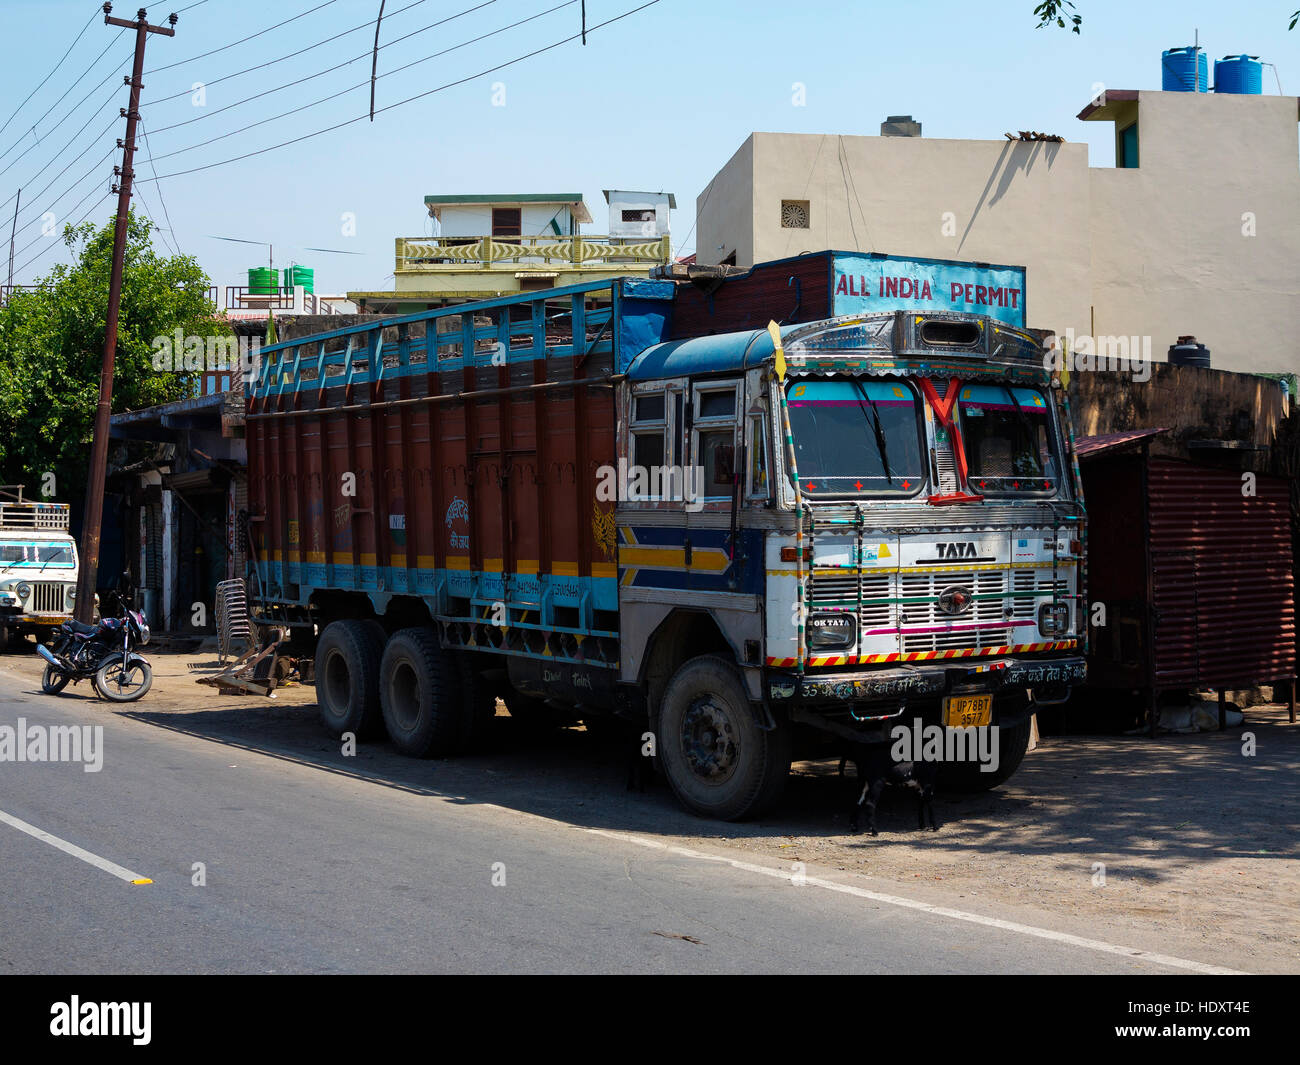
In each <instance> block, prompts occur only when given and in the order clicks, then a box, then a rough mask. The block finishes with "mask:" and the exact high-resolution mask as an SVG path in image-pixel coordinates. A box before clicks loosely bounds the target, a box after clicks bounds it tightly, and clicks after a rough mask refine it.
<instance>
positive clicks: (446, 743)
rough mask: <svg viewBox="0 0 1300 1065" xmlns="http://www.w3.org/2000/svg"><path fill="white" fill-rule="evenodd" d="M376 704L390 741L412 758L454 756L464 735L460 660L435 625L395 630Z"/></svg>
mask: <svg viewBox="0 0 1300 1065" xmlns="http://www.w3.org/2000/svg"><path fill="white" fill-rule="evenodd" d="M379 705H380V707H381V708H382V709H383V712H384V724H385V725H386V726H387V728H388V735H389V738H390V739H391V740H392V741H393V745H394V746H395V747H396V748H397V749H398V750H399V751H401V752H402V753H403V754H409V755H410V756H411V757H413V758H439V757H443V756H445V755H449V754H454V753H455V752H456V750H457V749H458V748H459V747H460V746H461V745H462V742H463V740H464V739H466V738H467V737H466V736H465V724H466V723H465V720H464V715H465V713H466V712H468V711H469V707H468V706H467V705H466V699H465V693H464V687H463V684H462V678H461V675H460V666H459V663H457V662H456V661H454V660H453V659H452V658H451V656H450V655H448V654H447V653H446V652H444V651H443V649H442V648H441V647H440V646H439V645H438V637H437V635H436V634H435V633H434V631H433V629H430V628H422V627H415V628H410V629H402V630H401V631H400V632H396V633H394V634H393V636H392V637H391V638H390V639H389V641H388V646H387V647H385V648H384V659H383V662H382V663H381V664H380V666H379Z"/></svg>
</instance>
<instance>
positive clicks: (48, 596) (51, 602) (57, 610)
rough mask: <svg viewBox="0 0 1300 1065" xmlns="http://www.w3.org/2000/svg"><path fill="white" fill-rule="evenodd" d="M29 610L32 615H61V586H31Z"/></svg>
mask: <svg viewBox="0 0 1300 1065" xmlns="http://www.w3.org/2000/svg"><path fill="white" fill-rule="evenodd" d="M31 610H32V613H34V614H62V613H63V612H64V611H63V585H61V584H48V583H46V584H33V585H32V606H31Z"/></svg>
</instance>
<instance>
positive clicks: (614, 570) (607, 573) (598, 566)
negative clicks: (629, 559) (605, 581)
mask: <svg viewBox="0 0 1300 1065" xmlns="http://www.w3.org/2000/svg"><path fill="white" fill-rule="evenodd" d="M591 575H592V576H593V577H617V576H618V566H617V565H616V564H615V563H613V562H593V563H592V564H591Z"/></svg>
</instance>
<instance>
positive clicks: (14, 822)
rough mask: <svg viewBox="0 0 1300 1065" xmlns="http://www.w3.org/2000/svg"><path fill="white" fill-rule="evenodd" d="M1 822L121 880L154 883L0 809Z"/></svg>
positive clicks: (133, 882)
mask: <svg viewBox="0 0 1300 1065" xmlns="http://www.w3.org/2000/svg"><path fill="white" fill-rule="evenodd" d="M0 823H3V824H6V825H9V826H10V827H12V828H16V829H18V831H19V832H26V833H27V834H28V835H29V836H31V837H32V838H33V839H39V840H40V841H41V842H42V843H48V844H49V845H50V846H51V847H56V848H57V849H59V850H61V851H63V852H64V853H65V854H71V855H72V856H73V857H74V858H80V859H81V860H82V861H83V862H86V863H87V864H89V865H93V866H94V867H95V868H96V869H102V870H103V871H104V872H106V873H112V874H113V875H114V876H115V877H117V878H118V879H119V880H125V881H126V882H127V883H128V884H152V883H153V881H152V880H150V879H149V878H148V877H147V876H141V875H140V874H139V873H133V872H131V870H130V869H125V868H123V867H122V866H120V865H118V864H117V863H116V862H110V861H109V860H108V859H107V858H101V857H100V856H99V855H98V854H91V853H90V851H88V850H83V849H82V848H81V847H78V846H77V845H76V844H75V843H69V842H68V841H67V840H66V839H59V837H58V836H52V835H50V833H48V832H46V831H45V830H44V829H40V828H37V827H36V826H35V825H29V824H28V823H27V822H26V821H22V820H20V819H19V818H17V817H14V816H13V815H12V814H7V813H5V812H4V811H3V810H0Z"/></svg>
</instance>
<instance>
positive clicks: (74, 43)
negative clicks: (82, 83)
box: [0, 10, 99, 133]
mask: <svg viewBox="0 0 1300 1065" xmlns="http://www.w3.org/2000/svg"><path fill="white" fill-rule="evenodd" d="M98 14H99V11H98V10H96V11H95V12H94V13H93V14H91V16H90V18H88V19H86V24H85V25H84V26H82V27H81V32H80V33H78V34H77V36H76V37H75V38H73V41H72V43H71V44H70V45H68V50H67V51H66V52H64V53H63V56H62V58H60V59H59V61H58V62H57V63H55V64H54V67H53V69H52V70H51V71H50V72H49V73H48V74H46V75H45V77H43V78H42V79H41V83H40V85H37V86H36V88H34V89H33V90H32V91H31V92H29V93H28V94H27V99H25V100H23V102H22V103H20V104H19V105H18V106H17V107H15V108H14V113H13V114H12V115H10V116H9V117H8V118H6V119H5V124H4V125H3V126H0V133H3V132H4V131H5V130H6V129H7V128H8V126H9V123H10V122H12V121H13V120H14V119H15V118H16V117H17V116H18V112H19V111H21V110H22V109H23V108H24V107H26V106H27V101H28V100H30V99H31V98H32V97H33V96H35V95H36V94H37V93H38V92H40V91H41V89H42V88H43V87H44V86H45V83H46V82H47V81H49V80H50V78H52V77H54V73H55V71H57V70H58V69H59V67H61V66H63V60H64V59H67V58H68V56H70V55H71V54H72V50H73V49H74V48H76V47H77V42H78V41H80V40H81V38H82V37H83V36H85V33H86V31H87V30H88V29H90V24H91V23H92V22H94V21H95V18H96V16H98Z"/></svg>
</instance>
